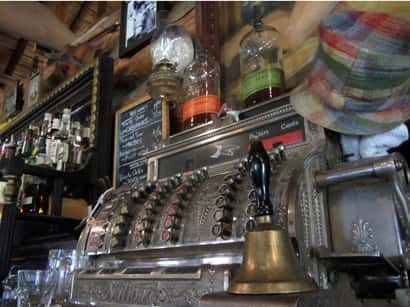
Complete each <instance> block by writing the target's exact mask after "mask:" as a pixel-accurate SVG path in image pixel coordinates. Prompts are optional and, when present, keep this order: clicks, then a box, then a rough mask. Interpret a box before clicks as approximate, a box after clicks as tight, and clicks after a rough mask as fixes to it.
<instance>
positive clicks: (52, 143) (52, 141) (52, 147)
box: [46, 115, 60, 165]
mask: <svg viewBox="0 0 410 307" xmlns="http://www.w3.org/2000/svg"><path fill="white" fill-rule="evenodd" d="M59 130H60V118H59V116H58V115H57V116H55V117H54V118H53V122H52V124H51V129H50V131H49V133H48V137H47V138H48V140H49V145H48V149H47V150H46V151H47V157H48V160H49V161H50V163H51V164H52V165H55V164H57V147H58V143H59V140H58V138H57V134H58V132H59Z"/></svg>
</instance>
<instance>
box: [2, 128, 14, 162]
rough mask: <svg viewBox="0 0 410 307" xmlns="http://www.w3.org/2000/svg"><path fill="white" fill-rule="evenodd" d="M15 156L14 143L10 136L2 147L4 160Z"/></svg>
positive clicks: (12, 136)
mask: <svg viewBox="0 0 410 307" xmlns="http://www.w3.org/2000/svg"><path fill="white" fill-rule="evenodd" d="M6 142H7V141H6ZM15 156H16V143H15V142H14V135H13V134H12V135H11V136H10V141H8V142H7V143H6V145H5V146H4V157H5V158H6V159H11V158H14V157H15Z"/></svg>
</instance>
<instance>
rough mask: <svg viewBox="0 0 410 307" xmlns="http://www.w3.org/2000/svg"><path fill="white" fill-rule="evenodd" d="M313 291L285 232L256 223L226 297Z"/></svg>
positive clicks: (310, 281)
mask: <svg viewBox="0 0 410 307" xmlns="http://www.w3.org/2000/svg"><path fill="white" fill-rule="evenodd" d="M263 218H264V219H265V220H266V219H267V217H266V216H264V217H263ZM268 220H269V219H268ZM316 289H317V287H316V285H315V284H314V282H313V281H312V280H311V279H310V278H308V277H307V276H306V275H305V274H304V273H303V272H302V269H301V268H300V265H299V263H298V260H297V258H296V255H295V253H294V251H293V247H292V244H291V242H290V239H289V237H288V234H287V232H286V231H284V230H282V229H275V228H274V227H273V225H272V224H271V223H269V222H268V223H258V225H257V226H256V229H255V230H254V231H250V232H248V233H247V235H246V239H245V253H244V257H243V262H242V265H241V267H240V269H239V272H238V273H237V275H236V278H235V279H234V280H233V282H232V284H231V286H230V287H229V289H228V292H229V293H233V294H285V293H297V292H307V291H314V290H316Z"/></svg>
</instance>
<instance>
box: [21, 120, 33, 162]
mask: <svg viewBox="0 0 410 307" xmlns="http://www.w3.org/2000/svg"><path fill="white" fill-rule="evenodd" d="M33 135H34V130H33V127H32V126H31V125H30V126H29V127H28V129H27V132H26V134H25V136H24V142H23V148H22V150H21V155H22V157H23V159H24V160H25V161H26V162H29V160H30V159H31V154H32V152H33Z"/></svg>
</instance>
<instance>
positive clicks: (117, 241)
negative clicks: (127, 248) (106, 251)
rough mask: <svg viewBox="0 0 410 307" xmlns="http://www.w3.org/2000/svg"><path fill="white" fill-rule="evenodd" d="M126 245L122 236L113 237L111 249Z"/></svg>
mask: <svg viewBox="0 0 410 307" xmlns="http://www.w3.org/2000/svg"><path fill="white" fill-rule="evenodd" d="M122 245H124V238H123V237H122V236H113V237H112V238H111V241H110V246H111V248H116V247H120V246H122Z"/></svg>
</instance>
